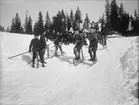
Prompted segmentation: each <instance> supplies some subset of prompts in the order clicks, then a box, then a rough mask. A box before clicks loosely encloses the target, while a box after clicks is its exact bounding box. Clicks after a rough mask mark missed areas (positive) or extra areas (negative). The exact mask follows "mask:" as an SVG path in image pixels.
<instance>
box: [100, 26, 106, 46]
mask: <svg viewBox="0 0 139 105" xmlns="http://www.w3.org/2000/svg"><path fill="white" fill-rule="evenodd" d="M101 34H102V45H103V46H104V47H106V44H107V39H106V38H107V36H106V26H105V24H102V28H101Z"/></svg>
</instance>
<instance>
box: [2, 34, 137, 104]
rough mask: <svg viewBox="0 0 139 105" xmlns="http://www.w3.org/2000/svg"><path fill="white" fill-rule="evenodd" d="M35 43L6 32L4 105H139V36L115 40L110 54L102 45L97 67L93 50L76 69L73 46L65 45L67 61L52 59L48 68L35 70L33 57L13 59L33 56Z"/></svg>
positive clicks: (3, 84) (28, 37)
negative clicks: (92, 60)
mask: <svg viewBox="0 0 139 105" xmlns="http://www.w3.org/2000/svg"><path fill="white" fill-rule="evenodd" d="M32 38H33V36H31V35H20V34H13V33H5V32H0V47H1V48H0V73H1V75H0V82H1V84H0V105H138V98H136V95H137V91H135V90H137V88H138V78H139V76H138V72H139V70H138V64H139V61H138V56H139V55H138V48H139V44H138V43H139V37H128V38H110V39H109V41H108V47H107V49H108V50H109V51H107V50H106V49H103V47H102V46H101V45H99V48H98V51H97V56H98V62H97V63H96V64H95V65H94V66H92V67H90V66H89V65H90V63H89V61H87V59H89V54H88V47H87V46H84V47H83V52H84V56H85V59H86V60H85V61H84V62H83V63H81V64H80V65H78V66H74V65H73V64H72V60H73V59H74V54H73V47H74V45H72V44H70V45H63V50H64V51H65V52H66V55H65V56H64V57H62V56H61V57H57V58H56V57H53V58H51V59H47V60H46V62H47V64H46V67H45V68H42V67H40V68H39V69H37V68H31V66H30V65H29V64H27V63H28V62H29V61H30V60H31V54H30V53H27V54H25V55H21V56H18V57H15V58H12V59H8V57H10V56H13V55H16V54H19V53H22V52H26V51H28V47H29V43H30V41H31V39H32ZM50 43H51V42H50ZM51 46H53V45H51ZM52 48H53V47H52ZM51 50H52V51H53V50H54V49H51ZM46 57H47V54H46Z"/></svg>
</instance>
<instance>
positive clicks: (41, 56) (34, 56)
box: [32, 50, 44, 65]
mask: <svg viewBox="0 0 139 105" xmlns="http://www.w3.org/2000/svg"><path fill="white" fill-rule="evenodd" d="M37 56H39V57H40V61H41V63H42V64H43V63H44V58H43V52H42V50H39V51H34V52H33V61H32V62H33V65H34V64H35V59H36V57H37Z"/></svg>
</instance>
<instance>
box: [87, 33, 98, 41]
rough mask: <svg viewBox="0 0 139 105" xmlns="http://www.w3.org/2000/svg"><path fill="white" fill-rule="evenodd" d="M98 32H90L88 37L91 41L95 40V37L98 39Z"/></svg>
mask: <svg viewBox="0 0 139 105" xmlns="http://www.w3.org/2000/svg"><path fill="white" fill-rule="evenodd" d="M98 37H99V35H98V33H97V32H94V33H88V39H89V41H91V40H93V39H94V38H95V39H97V40H98Z"/></svg>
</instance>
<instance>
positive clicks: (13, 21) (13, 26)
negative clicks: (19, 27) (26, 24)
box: [10, 18, 15, 33]
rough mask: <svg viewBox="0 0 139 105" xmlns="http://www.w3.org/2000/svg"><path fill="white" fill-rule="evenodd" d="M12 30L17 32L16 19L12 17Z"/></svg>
mask: <svg viewBox="0 0 139 105" xmlns="http://www.w3.org/2000/svg"><path fill="white" fill-rule="evenodd" d="M10 32H12V33H14V32H15V19H14V18H12V24H11V30H10Z"/></svg>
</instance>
